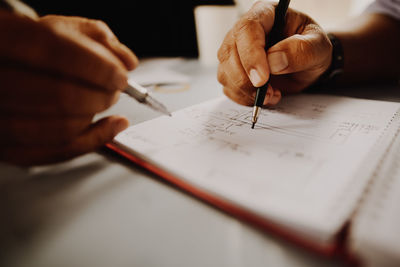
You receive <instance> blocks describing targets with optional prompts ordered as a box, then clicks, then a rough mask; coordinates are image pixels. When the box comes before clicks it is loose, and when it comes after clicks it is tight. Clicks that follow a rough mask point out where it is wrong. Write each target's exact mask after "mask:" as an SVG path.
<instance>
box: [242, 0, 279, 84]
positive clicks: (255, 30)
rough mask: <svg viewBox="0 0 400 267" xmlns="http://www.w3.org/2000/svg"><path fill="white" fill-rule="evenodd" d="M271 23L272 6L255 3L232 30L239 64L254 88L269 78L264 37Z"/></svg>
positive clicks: (272, 17) (272, 16) (272, 19)
mask: <svg viewBox="0 0 400 267" xmlns="http://www.w3.org/2000/svg"><path fill="white" fill-rule="evenodd" d="M273 21H274V7H273V5H272V4H270V3H265V2H257V3H256V4H255V5H254V6H253V7H252V8H251V9H250V11H249V12H248V13H247V14H246V15H245V16H244V17H243V18H242V19H240V20H239V22H238V23H237V24H236V25H235V28H234V36H235V40H236V46H237V51H238V54H239V57H240V61H241V64H242V66H243V68H244V70H245V71H246V73H247V75H248V77H249V78H250V80H251V82H252V84H253V85H254V86H255V87H260V86H262V85H264V84H265V83H266V82H267V81H268V78H269V66H268V61H267V56H266V52H265V38H266V37H265V36H266V34H267V33H268V32H270V30H271V28H272V25H273ZM267 38H268V36H267Z"/></svg>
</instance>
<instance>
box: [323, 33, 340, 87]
mask: <svg viewBox="0 0 400 267" xmlns="http://www.w3.org/2000/svg"><path fill="white" fill-rule="evenodd" d="M328 38H329V40H330V41H331V43H332V62H331V65H330V67H329V69H328V70H327V71H326V72H325V74H324V76H325V78H326V79H328V80H331V81H332V80H335V79H336V78H337V77H338V76H339V75H340V74H342V73H343V66H344V53H343V47H342V43H341V42H340V40H339V39H338V38H337V37H336V36H335V35H333V34H332V33H328Z"/></svg>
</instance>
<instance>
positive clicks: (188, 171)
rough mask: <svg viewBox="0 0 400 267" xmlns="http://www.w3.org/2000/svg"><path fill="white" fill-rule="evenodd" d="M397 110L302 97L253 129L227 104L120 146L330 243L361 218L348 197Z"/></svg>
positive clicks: (127, 137)
mask: <svg viewBox="0 0 400 267" xmlns="http://www.w3.org/2000/svg"><path fill="white" fill-rule="evenodd" d="M398 108H399V104H397V103H391V102H381V101H371V100H360V99H352V98H346V97H335V96H326V95H306V94H303V95H296V96H290V97H286V98H284V99H283V101H282V102H281V103H280V104H279V105H278V106H277V107H275V108H274V109H269V110H262V112H261V114H260V117H259V120H258V122H257V125H256V127H255V129H253V130H252V129H250V126H251V124H250V122H251V119H250V118H251V113H252V108H251V107H244V106H240V105H237V104H235V103H233V102H231V101H230V100H228V99H226V98H225V97H222V98H218V99H215V100H211V101H208V102H205V103H202V104H199V105H196V106H192V107H189V108H186V109H183V110H181V111H178V112H175V113H174V114H173V116H172V118H169V117H165V116H164V117H160V118H158V119H155V120H151V121H147V122H144V123H141V124H139V125H135V126H132V127H130V128H128V129H127V130H125V131H124V132H122V133H120V134H119V135H118V136H117V137H116V138H115V142H116V143H119V144H121V145H123V146H125V147H127V148H129V149H131V150H132V152H133V151H134V152H135V153H139V154H140V155H142V156H144V157H145V158H146V159H147V160H150V161H152V162H153V163H155V164H157V165H158V166H160V167H162V168H164V169H166V170H168V171H169V172H171V173H173V174H174V175H176V176H177V177H179V178H180V179H183V180H185V181H186V182H189V183H191V184H193V185H195V186H197V187H200V188H202V189H203V190H205V191H207V192H209V193H212V194H215V195H217V196H219V197H221V198H223V199H225V200H228V201H230V202H233V203H235V204H236V205H239V206H241V207H243V208H246V209H248V210H250V211H252V212H254V213H257V214H259V215H261V216H263V217H265V218H267V219H268V220H271V221H273V222H276V223H279V224H281V225H282V226H286V227H289V228H291V229H293V230H295V231H297V232H299V233H300V234H304V235H307V236H309V237H310V238H314V239H317V240H318V241H321V242H323V241H327V240H328V239H330V238H331V237H332V236H333V234H335V233H336V232H337V231H339V229H340V227H341V226H342V225H343V223H344V221H345V220H346V219H347V218H348V217H349V215H350V213H351V212H352V211H353V209H354V207H355V205H356V203H357V201H358V197H359V195H355V196H351V197H346V196H345V195H344V192H348V190H349V188H348V187H349V185H353V184H354V181H352V179H353V178H354V176H355V173H356V172H357V171H358V169H359V168H360V164H361V162H362V161H363V160H364V159H365V157H366V156H367V155H368V152H369V151H370V149H371V148H372V147H373V145H374V144H375V143H376V141H377V140H378V139H379V136H380V135H381V134H382V133H383V132H384V131H385V127H386V126H387V125H388V124H389V122H390V120H391V118H392V117H393V114H394V113H395V112H396V111H397V109H398ZM366 182H367V179H365V181H364V182H363V183H359V184H358V185H357V186H358V187H359V188H358V189H359V190H358V191H357V192H360V193H361V192H362V189H363V188H362V186H365V185H366ZM354 192H355V191H354ZM354 192H353V193H354Z"/></svg>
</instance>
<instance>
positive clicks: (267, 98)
mask: <svg viewBox="0 0 400 267" xmlns="http://www.w3.org/2000/svg"><path fill="white" fill-rule="evenodd" d="M273 95H274V90H273V89H272V86H271V85H270V84H268V87H267V92H266V94H265V98H264V103H263V105H267V104H268V103H269V101H270V100H271V98H272V97H273Z"/></svg>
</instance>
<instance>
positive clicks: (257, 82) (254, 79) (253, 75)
mask: <svg viewBox="0 0 400 267" xmlns="http://www.w3.org/2000/svg"><path fill="white" fill-rule="evenodd" d="M250 81H251V83H252V84H253V86H254V87H258V86H261V85H262V80H261V77H260V75H259V74H258V71H257V70H256V69H251V70H250Z"/></svg>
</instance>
